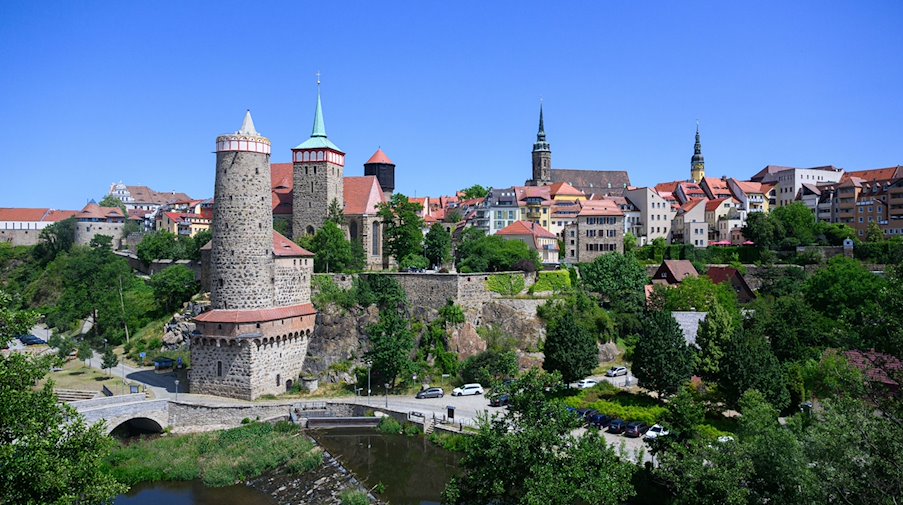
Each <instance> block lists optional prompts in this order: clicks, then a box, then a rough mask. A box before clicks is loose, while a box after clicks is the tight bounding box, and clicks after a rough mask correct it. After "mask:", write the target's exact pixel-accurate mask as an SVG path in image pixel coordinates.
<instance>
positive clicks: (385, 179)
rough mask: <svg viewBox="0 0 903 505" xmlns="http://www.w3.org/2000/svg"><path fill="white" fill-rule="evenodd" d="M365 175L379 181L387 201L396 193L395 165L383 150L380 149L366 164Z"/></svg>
mask: <svg viewBox="0 0 903 505" xmlns="http://www.w3.org/2000/svg"><path fill="white" fill-rule="evenodd" d="M364 175H372V176H374V177H376V180H377V181H379V187H380V188H381V189H382V190H383V194H385V195H386V200H389V199H390V198H392V193H393V192H394V191H395V163H394V162H393V161H392V160H390V159H389V157H388V156H386V153H384V152H383V150H382V148H378V149H377V150H376V152H375V153H373V156H371V157H370V159H369V160H367V162H366V163H364Z"/></svg>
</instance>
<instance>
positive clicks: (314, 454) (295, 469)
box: [285, 448, 323, 474]
mask: <svg viewBox="0 0 903 505" xmlns="http://www.w3.org/2000/svg"><path fill="white" fill-rule="evenodd" d="M322 464H323V451H321V450H319V448H313V449H311V450H309V451H307V452H303V453H301V454H299V455H298V456H295V457H294V458H292V459H291V460H289V462H288V464H286V465H285V467H286V469H288V471H290V472H292V473H296V474H297V473H307V472H310V471H313V470H316V469H317V468H320V466H321V465H322Z"/></svg>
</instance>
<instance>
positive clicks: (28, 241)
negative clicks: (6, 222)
mask: <svg viewBox="0 0 903 505" xmlns="http://www.w3.org/2000/svg"><path fill="white" fill-rule="evenodd" d="M40 235H41V230H0V243H9V244H12V245H37V243H38V237H39V236H40Z"/></svg>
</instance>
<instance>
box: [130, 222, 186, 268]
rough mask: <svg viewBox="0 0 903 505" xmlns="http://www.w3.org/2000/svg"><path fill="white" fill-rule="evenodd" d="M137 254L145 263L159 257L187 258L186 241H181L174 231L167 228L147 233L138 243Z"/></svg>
mask: <svg viewBox="0 0 903 505" xmlns="http://www.w3.org/2000/svg"><path fill="white" fill-rule="evenodd" d="M135 254H136V256H138V259H140V260H141V261H143V262H144V263H145V264H150V263H151V262H153V261H155V260H159V259H173V260H179V259H187V254H186V251H185V243H184V242H180V241H179V238H178V237H176V235H175V234H174V233H171V232H168V231H166V230H161V231H156V232H153V233H148V234H146V235H145V236H144V238H143V239H141V243H139V244H138V247H137V250H136V253H135Z"/></svg>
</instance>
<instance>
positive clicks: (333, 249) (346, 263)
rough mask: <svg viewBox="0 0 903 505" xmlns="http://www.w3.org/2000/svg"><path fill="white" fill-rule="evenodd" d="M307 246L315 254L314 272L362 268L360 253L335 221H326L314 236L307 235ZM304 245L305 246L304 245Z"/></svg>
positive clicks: (348, 270)
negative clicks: (355, 250)
mask: <svg viewBox="0 0 903 505" xmlns="http://www.w3.org/2000/svg"><path fill="white" fill-rule="evenodd" d="M305 239H306V240H305V242H304V246H306V247H307V248H308V249H309V250H310V251H311V252H312V253H314V254H315V256H314V272H317V273H322V272H350V271H352V270H360V269H362V268H363V265H360V264H359V262H360V254H358V255H357V257H356V256H355V253H354V247H353V246H352V244H351V242H350V241H349V240H348V239H346V238H345V232H344V231H343V230H342V229H341V228H339V226H338V225H337V224H336V223H335V222H333V221H326V222H325V223H323V227H322V228H320V229H319V230H317V233H316V234H315V235H314V236H313V237H305ZM302 247H303V246H302Z"/></svg>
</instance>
